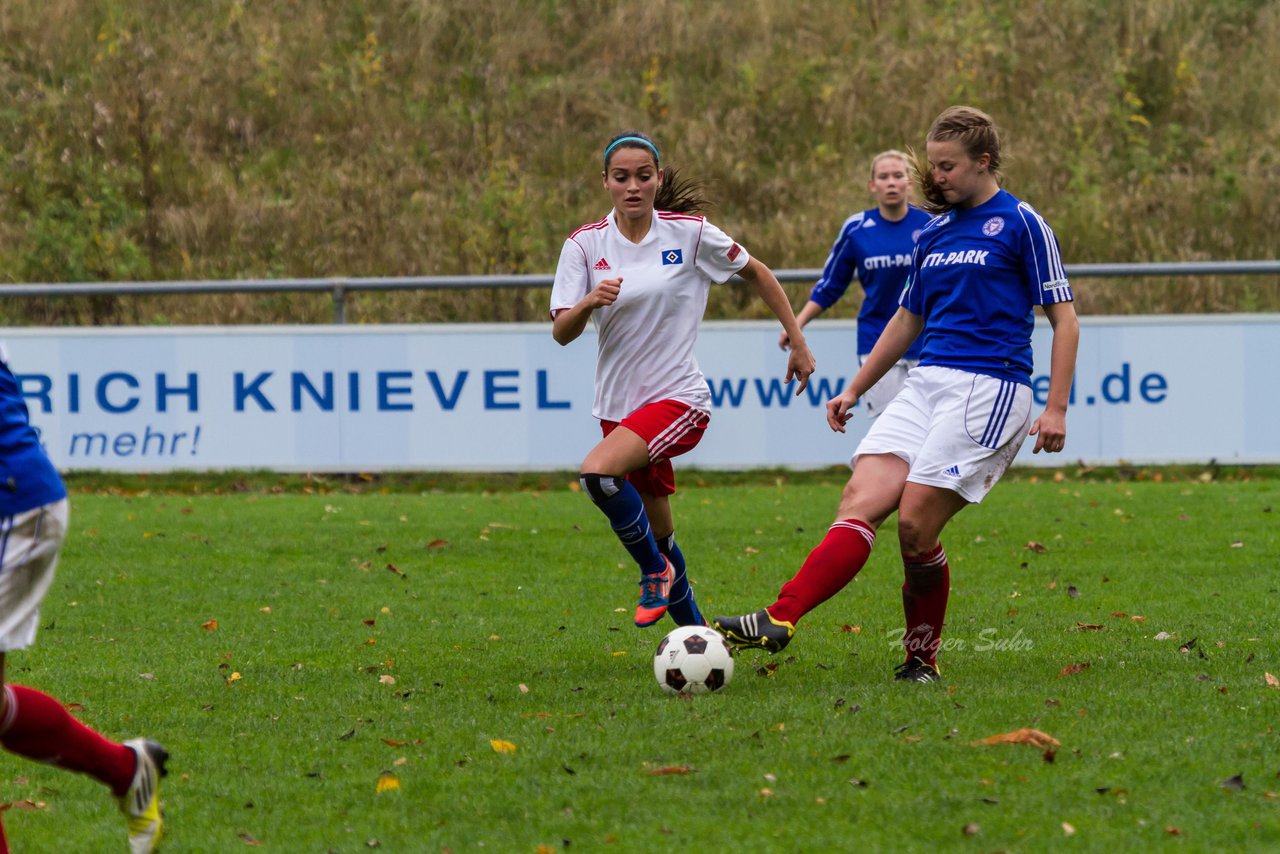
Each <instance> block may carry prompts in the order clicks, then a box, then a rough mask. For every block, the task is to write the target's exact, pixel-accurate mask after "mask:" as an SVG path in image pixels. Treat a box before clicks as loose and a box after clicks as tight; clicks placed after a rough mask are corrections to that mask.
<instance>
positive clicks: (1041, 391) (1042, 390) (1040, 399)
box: [1031, 374, 1074, 406]
mask: <svg viewBox="0 0 1280 854" xmlns="http://www.w3.org/2000/svg"><path fill="white" fill-rule="evenodd" d="M1073 387H1074V383H1073ZM1031 399H1032V400H1033V401H1034V402H1035V404H1036V406H1044V405H1045V404H1046V403H1048V402H1049V378H1048V377H1047V376H1045V375H1043V374H1041V375H1040V376H1038V377H1033V378H1032V379H1031Z"/></svg>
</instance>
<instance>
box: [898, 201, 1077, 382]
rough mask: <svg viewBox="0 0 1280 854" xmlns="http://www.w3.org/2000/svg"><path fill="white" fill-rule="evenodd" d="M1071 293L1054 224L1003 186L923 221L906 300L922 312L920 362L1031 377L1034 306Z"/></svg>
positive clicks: (1007, 377)
mask: <svg viewBox="0 0 1280 854" xmlns="http://www.w3.org/2000/svg"><path fill="white" fill-rule="evenodd" d="M1071 299H1072V296H1071V286H1070V284H1069V283H1068V282H1067V274H1066V271H1065V270H1064V269H1063V267H1062V255H1061V252H1060V251H1059V249H1058V238H1057V237H1055V236H1054V234H1053V230H1052V229H1050V228H1049V224H1048V223H1047V222H1045V221H1044V220H1043V219H1042V218H1041V217H1040V215H1039V214H1038V213H1036V212H1035V210H1033V209H1032V207H1031V206H1030V205H1028V204H1027V203H1026V202H1021V201H1019V200H1018V199H1017V198H1015V197H1014V196H1012V195H1011V194H1009V193H1007V192H1005V191H1004V190H1000V191H999V192H997V193H996V194H995V195H994V196H992V197H991V198H990V199H989V200H988V201H986V202H984V203H982V204H981V205H978V206H977V207H975V208H968V209H966V210H953V211H949V212H948V213H946V214H943V215H941V216H937V217H934V219H933V220H931V221H930V222H929V224H928V225H926V226H925V228H924V230H923V231H922V232H921V233H920V239H919V241H918V242H917V243H916V248H915V252H914V254H913V255H912V258H911V279H910V282H909V284H908V285H907V287H906V289H905V290H904V291H903V292H902V299H901V305H902V306H903V307H904V308H906V309H907V310H908V311H910V312H912V313H913V314H918V315H921V316H922V317H923V318H924V331H923V332H922V333H921V334H920V336H919V338H918V339H917V340H918V341H920V340H922V341H923V346H922V349H921V353H920V364H921V365H940V366H942V367H946V368H958V369H960V370H962V371H972V372H973V373H978V374H987V375H989V376H993V377H998V378H1000V379H1005V380H1012V381H1014V382H1019V383H1022V384H1023V385H1029V384H1030V382H1031V331H1032V329H1033V328H1034V327H1035V316H1034V314H1033V311H1032V310H1033V308H1034V307H1035V306H1037V305H1051V304H1053V303H1059V302H1070V301H1071Z"/></svg>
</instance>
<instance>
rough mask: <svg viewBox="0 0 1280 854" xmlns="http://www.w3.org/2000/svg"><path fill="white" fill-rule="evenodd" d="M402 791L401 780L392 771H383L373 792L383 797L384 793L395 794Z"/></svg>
mask: <svg viewBox="0 0 1280 854" xmlns="http://www.w3.org/2000/svg"><path fill="white" fill-rule="evenodd" d="M399 789H400V778H399V777H397V776H396V775H395V774H392V773H391V772H390V771H383V772H382V773H381V774H379V775H378V782H377V783H376V784H374V787H373V791H374V792H375V793H376V794H379V795H381V794H382V793H383V792H395V791H399Z"/></svg>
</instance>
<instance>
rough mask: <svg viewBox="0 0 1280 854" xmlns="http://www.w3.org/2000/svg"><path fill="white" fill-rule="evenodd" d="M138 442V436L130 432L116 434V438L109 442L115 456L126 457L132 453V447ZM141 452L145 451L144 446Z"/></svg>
mask: <svg viewBox="0 0 1280 854" xmlns="http://www.w3.org/2000/svg"><path fill="white" fill-rule="evenodd" d="M137 444H138V437H137V436H134V435H133V434H132V433H121V434H120V435H119V436H116V440H115V441H114V442H112V443H111V452H112V453H113V454H115V455H116V456H117V457H128V456H131V455H132V454H133V449H134V447H135V446H136V445H137ZM142 453H144V454H145V453H146V449H145V448H144V449H143V451H142Z"/></svg>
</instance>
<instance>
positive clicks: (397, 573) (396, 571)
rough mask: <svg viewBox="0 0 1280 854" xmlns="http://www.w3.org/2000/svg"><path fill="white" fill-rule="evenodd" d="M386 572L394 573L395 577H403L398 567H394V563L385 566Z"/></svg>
mask: <svg viewBox="0 0 1280 854" xmlns="http://www.w3.org/2000/svg"><path fill="white" fill-rule="evenodd" d="M387 570H388V571H390V572H394V573H395V574H396V575H398V576H400V577H401V578H404V577H405V574H404V573H403V572H402V571H401V570H400V567H398V566H396V565H395V564H394V563H389V564H387Z"/></svg>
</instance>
